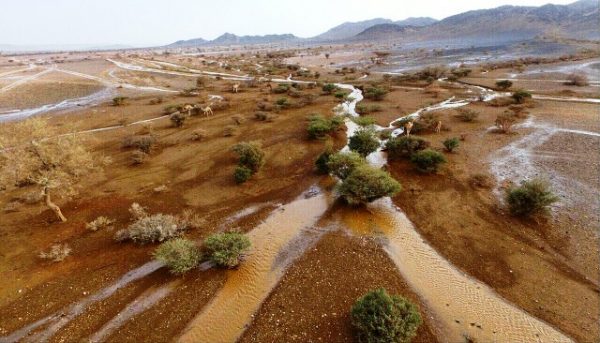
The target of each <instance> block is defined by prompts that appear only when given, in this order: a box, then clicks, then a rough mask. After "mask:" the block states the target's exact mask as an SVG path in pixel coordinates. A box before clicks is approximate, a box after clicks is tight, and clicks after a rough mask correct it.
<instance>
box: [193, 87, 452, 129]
mask: <svg viewBox="0 0 600 343" xmlns="http://www.w3.org/2000/svg"><path fill="white" fill-rule="evenodd" d="M267 88H269V91H270V92H271V91H273V86H271V83H267ZM239 89H240V84H239V83H235V84H233V85H232V86H231V92H232V93H238V91H239ZM194 109H199V110H201V111H202V114H204V116H205V117H208V116H212V115H213V114H214V112H213V110H212V108H211V107H210V105H208V106H206V107H202V106H200V105H193V106H192V105H189V104H187V105H185V106H184V107H183V111H184V112H187V114H188V116H189V115H191V114H192V111H193V110H194ZM413 125H414V124H413V121H412V120H409V121H407V122H406V123H405V124H404V133H405V134H406V136H407V137H409V136H410V131H411V130H412V128H413ZM441 130H442V122H441V121H438V122H437V124H436V126H435V132H436V133H440V131H441Z"/></svg>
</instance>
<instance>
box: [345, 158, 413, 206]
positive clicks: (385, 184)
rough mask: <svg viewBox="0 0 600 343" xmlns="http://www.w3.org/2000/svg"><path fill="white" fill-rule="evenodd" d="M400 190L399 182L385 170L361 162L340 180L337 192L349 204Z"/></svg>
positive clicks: (369, 200)
mask: <svg viewBox="0 0 600 343" xmlns="http://www.w3.org/2000/svg"><path fill="white" fill-rule="evenodd" d="M400 190H401V187H400V183H398V181H396V180H394V178H392V177H391V176H390V174H388V173H387V172H385V171H383V170H380V169H378V168H375V167H372V166H370V165H368V164H362V165H359V166H357V167H356V168H354V170H353V171H352V172H351V173H350V175H348V177H347V178H345V179H344V180H343V181H342V184H341V185H340V186H339V187H338V189H337V191H338V194H339V195H340V196H341V197H342V198H343V199H344V200H346V202H347V203H348V204H350V205H361V204H366V203H369V202H372V201H375V200H377V199H379V198H381V197H385V196H393V195H394V194H396V193H398V192H399V191H400Z"/></svg>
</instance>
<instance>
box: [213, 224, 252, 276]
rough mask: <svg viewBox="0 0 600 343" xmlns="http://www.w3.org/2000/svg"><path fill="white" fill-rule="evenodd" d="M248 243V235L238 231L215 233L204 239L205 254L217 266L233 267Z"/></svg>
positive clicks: (236, 264) (247, 246)
mask: <svg viewBox="0 0 600 343" xmlns="http://www.w3.org/2000/svg"><path fill="white" fill-rule="evenodd" d="M250 245H251V244H250V240H249V239H248V237H246V236H245V235H243V234H241V233H239V232H225V233H217V234H213V235H210V236H209V237H208V238H207V239H206V240H205V241H204V250H205V256H207V257H208V259H209V260H210V261H211V262H213V263H215V264H216V265H217V266H219V267H225V268H234V267H237V266H238V265H239V264H240V261H241V260H242V257H243V254H244V253H245V252H246V251H247V250H248V249H249V248H250Z"/></svg>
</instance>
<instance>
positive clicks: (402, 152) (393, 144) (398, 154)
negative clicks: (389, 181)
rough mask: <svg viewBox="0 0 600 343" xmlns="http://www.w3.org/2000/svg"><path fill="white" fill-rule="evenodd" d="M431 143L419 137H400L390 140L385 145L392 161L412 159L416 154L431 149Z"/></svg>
mask: <svg viewBox="0 0 600 343" xmlns="http://www.w3.org/2000/svg"><path fill="white" fill-rule="evenodd" d="M429 145H430V144H429V142H428V141H426V140H424V139H422V138H418V137H413V136H409V137H406V136H400V137H395V138H390V139H389V140H388V141H387V143H386V144H385V148H386V150H387V154H388V157H389V158H390V159H392V160H397V159H400V158H405V157H410V156H412V155H413V154H414V153H415V152H417V151H421V150H425V149H427V148H428V147H429Z"/></svg>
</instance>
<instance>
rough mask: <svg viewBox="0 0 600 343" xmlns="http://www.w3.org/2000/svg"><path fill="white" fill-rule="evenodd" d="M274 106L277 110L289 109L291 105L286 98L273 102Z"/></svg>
mask: <svg viewBox="0 0 600 343" xmlns="http://www.w3.org/2000/svg"><path fill="white" fill-rule="evenodd" d="M275 105H277V106H278V107H279V108H289V107H290V106H292V103H291V102H290V101H289V100H288V98H286V97H282V98H279V99H277V100H276V101H275Z"/></svg>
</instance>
